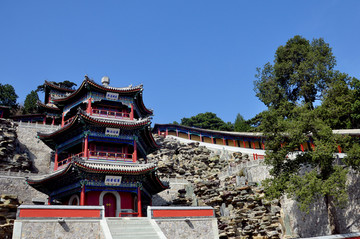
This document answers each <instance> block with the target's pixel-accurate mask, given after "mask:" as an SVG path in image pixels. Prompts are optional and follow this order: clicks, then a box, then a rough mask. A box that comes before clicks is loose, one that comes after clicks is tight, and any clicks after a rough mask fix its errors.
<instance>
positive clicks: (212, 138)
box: [211, 136, 214, 144]
mask: <svg viewBox="0 0 360 239" xmlns="http://www.w3.org/2000/svg"><path fill="white" fill-rule="evenodd" d="M211 143H212V144H214V137H212V136H211Z"/></svg>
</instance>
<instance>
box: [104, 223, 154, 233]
mask: <svg viewBox="0 0 360 239" xmlns="http://www.w3.org/2000/svg"><path fill="white" fill-rule="evenodd" d="M109 228H111V231H114V232H118V231H120V232H123V231H135V230H138V229H139V228H141V231H153V227H152V226H150V225H145V226H131V227H129V226H123V227H118V226H116V227H114V226H110V225H109Z"/></svg>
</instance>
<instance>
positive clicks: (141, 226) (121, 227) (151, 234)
mask: <svg viewBox="0 0 360 239" xmlns="http://www.w3.org/2000/svg"><path fill="white" fill-rule="evenodd" d="M106 221H107V223H108V227H109V230H110V233H111V235H112V237H113V239H118V238H119V239H120V238H121V239H136V238H139V239H140V238H146V239H159V236H158V234H157V232H156V231H155V229H154V228H153V226H152V224H151V222H150V220H149V219H148V218H107V219H106Z"/></svg>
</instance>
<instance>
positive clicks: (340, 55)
mask: <svg viewBox="0 0 360 239" xmlns="http://www.w3.org/2000/svg"><path fill="white" fill-rule="evenodd" d="M359 13H360V1H330V0H327V1H288V0H287V1H268V0H264V1H240V0H226V1H219V0H218V1H210V0H206V1H205V0H203V1H197V0H191V1H190V0H188V1H180V0H178V1H175V0H173V1H169V0H163V1H157V0H152V1H149V0H143V1H140V0H132V1H125V0H117V1H78V0H76V1H36V0H34V1H6V0H2V1H0V77H1V78H0V82H1V83H2V84H11V85H13V86H14V88H15V91H16V93H17V94H18V95H19V98H18V102H20V103H22V102H23V101H24V99H25V97H26V95H27V94H28V93H30V91H31V90H34V89H36V87H37V86H38V85H40V84H42V83H43V82H44V80H49V81H64V80H69V81H73V82H75V83H77V84H80V83H81V82H82V80H83V79H84V75H85V74H87V75H88V76H89V77H90V78H92V79H94V80H95V81H97V82H100V80H101V77H102V76H104V75H107V76H109V77H110V79H111V83H110V84H111V85H112V86H115V87H123V86H127V85H129V84H133V85H137V84H140V83H143V84H144V102H145V105H146V106H147V107H148V108H153V109H154V112H155V117H154V120H153V122H154V123H169V122H173V121H178V122H180V120H181V118H183V117H190V116H193V115H196V114H198V113H203V112H207V111H210V112H214V113H216V114H217V115H218V116H219V117H220V118H222V119H223V120H224V121H231V122H234V120H235V117H236V114H237V113H241V114H242V115H243V116H244V117H245V119H249V118H252V117H253V116H255V115H256V114H257V113H259V112H261V111H262V110H264V109H265V106H264V105H263V104H262V102H260V101H259V100H258V99H257V98H256V96H255V93H254V91H253V81H254V80H255V77H254V75H255V73H256V67H261V66H263V65H264V64H265V63H266V62H268V61H270V62H272V61H273V58H274V53H275V50H276V48H277V47H278V46H280V45H283V44H285V43H286V41H287V40H288V39H289V38H291V37H293V36H294V35H302V36H303V37H305V38H307V39H309V40H311V39H313V38H319V37H323V38H324V39H325V41H326V42H328V43H329V44H330V46H331V47H332V48H333V53H334V55H335V56H336V59H337V69H338V70H340V71H343V72H346V73H348V74H350V75H351V76H355V77H357V78H360V30H359V29H360V14H359ZM42 100H43V99H42Z"/></svg>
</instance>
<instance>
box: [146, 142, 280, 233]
mask: <svg viewBox="0 0 360 239" xmlns="http://www.w3.org/2000/svg"><path fill="white" fill-rule="evenodd" d="M154 137H155V139H156V141H157V143H158V144H160V145H161V146H162V147H161V149H160V150H158V151H157V152H155V153H153V154H151V155H148V160H150V161H155V162H158V171H159V173H158V174H159V176H160V177H163V178H167V179H170V182H171V179H183V180H186V181H188V182H189V184H185V183H184V184H183V185H184V187H183V188H180V189H178V190H177V194H176V195H175V197H174V198H172V199H170V200H169V198H167V200H168V205H177V206H190V205H199V206H205V205H207V206H212V207H213V208H214V209H215V213H216V216H217V219H218V226H219V233H220V238H279V237H280V235H281V232H282V230H281V224H280V221H281V220H280V204H279V202H278V201H272V202H269V201H267V200H265V199H264V193H263V190H262V188H261V187H257V186H256V184H255V183H251V182H247V180H246V177H245V176H246V175H245V174H246V170H245V169H244V170H240V171H239V172H237V173H236V174H233V175H231V176H226V174H224V172H227V171H228V169H229V167H230V166H232V167H234V166H236V165H240V164H241V163H244V162H247V161H249V156H248V155H245V154H241V153H233V154H229V153H228V152H213V151H211V150H209V149H207V148H205V147H201V146H199V143H190V144H187V145H186V144H181V143H180V142H178V141H177V140H175V139H172V138H166V139H164V138H163V137H158V136H154ZM224 175H225V176H224ZM220 176H221V177H220ZM177 184H178V183H176V186H177ZM170 190H171V189H170ZM170 190H169V191H170ZM169 191H168V192H167V193H164V195H168V194H171V193H170V192H169Z"/></svg>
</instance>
